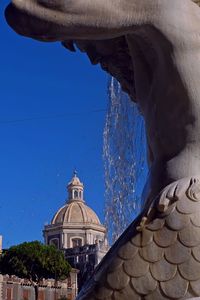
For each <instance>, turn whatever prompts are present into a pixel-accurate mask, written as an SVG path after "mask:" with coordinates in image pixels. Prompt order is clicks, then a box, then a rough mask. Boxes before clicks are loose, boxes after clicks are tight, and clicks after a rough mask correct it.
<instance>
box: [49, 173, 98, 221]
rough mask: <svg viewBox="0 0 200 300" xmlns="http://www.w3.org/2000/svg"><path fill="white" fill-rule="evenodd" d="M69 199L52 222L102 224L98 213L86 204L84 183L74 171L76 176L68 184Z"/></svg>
mask: <svg viewBox="0 0 200 300" xmlns="http://www.w3.org/2000/svg"><path fill="white" fill-rule="evenodd" d="M67 190H68V195H69V196H68V200H67V203H66V204H65V205H64V206H63V207H61V208H60V209H59V210H58V211H57V213H56V214H55V215H54V217H53V219H52V221H51V224H52V225H58V224H63V225H64V224H72V225H73V224H74V223H76V224H77V223H78V224H80V223H81V224H94V225H101V223H100V221H99V218H98V217H97V215H96V213H95V212H94V211H93V210H92V209H91V208H90V207H88V206H87V205H86V204H85V201H84V199H83V183H82V182H81V181H80V179H79V178H78V177H77V173H76V172H74V176H73V178H72V179H71V181H70V182H69V183H68V185H67Z"/></svg>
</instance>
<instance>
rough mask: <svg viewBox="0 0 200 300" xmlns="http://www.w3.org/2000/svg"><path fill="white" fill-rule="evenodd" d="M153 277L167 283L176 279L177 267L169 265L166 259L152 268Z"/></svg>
mask: <svg viewBox="0 0 200 300" xmlns="http://www.w3.org/2000/svg"><path fill="white" fill-rule="evenodd" d="M150 270H151V273H152V275H153V277H154V278H155V279H156V280H158V281H167V280H170V279H172V278H174V276H175V274H176V270H177V266H176V265H174V264H170V263H168V262H167V261H166V260H165V259H164V258H163V259H161V260H160V261H158V262H155V263H154V264H152V265H151V266H150Z"/></svg>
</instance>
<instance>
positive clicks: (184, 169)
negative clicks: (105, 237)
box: [5, 0, 200, 300]
mask: <svg viewBox="0 0 200 300" xmlns="http://www.w3.org/2000/svg"><path fill="white" fill-rule="evenodd" d="M194 2H196V3H199V2H200V1H197V0H196V1H194ZM5 14H6V19H7V22H8V23H9V24H10V26H11V27H12V28H13V29H14V30H15V31H16V32H17V33H19V34H22V35H24V36H28V37H32V38H34V39H37V40H41V41H49V42H50V41H62V43H63V45H64V46H65V47H66V48H68V49H69V50H71V51H75V48H74V44H75V45H76V46H77V47H78V48H79V49H80V50H81V51H84V52H86V53H87V55H88V56H89V58H90V60H91V62H92V63H93V64H97V63H100V64H101V66H102V68H103V69H105V70H106V71H108V72H109V73H110V74H111V75H113V76H114V77H115V78H117V79H118V81H119V82H120V83H121V85H122V88H123V89H124V90H125V91H126V92H127V93H128V94H129V96H130V98H131V99H132V100H133V101H137V103H138V105H139V107H140V110H141V112H142V114H143V116H144V118H145V123H146V134H147V140H148V152H149V155H148V160H149V167H150V176H149V179H148V183H147V187H148V188H146V190H147V193H146V196H145V197H146V198H145V199H146V200H145V205H144V209H143V211H142V213H141V214H140V216H139V217H138V218H137V219H136V220H135V221H134V222H133V223H132V224H131V225H130V226H129V228H128V229H127V230H126V231H125V232H124V233H123V234H122V236H121V237H120V238H119V240H118V241H117V242H116V243H115V245H114V246H113V247H112V248H111V250H110V251H109V252H108V254H107V255H106V257H105V258H104V259H103V261H102V263H101V264H100V265H99V266H98V268H97V269H96V271H95V273H94V276H93V277H92V278H91V280H90V281H89V282H88V283H87V284H86V285H85V287H84V288H83V289H82V290H81V293H80V295H79V296H78V298H77V299H78V300H136V299H148V300H150V299H152V300H156V299H159V300H162V299H190V298H195V297H198V296H200V8H199V7H198V6H197V5H196V4H195V3H193V2H192V1H191V0H109V1H105V0H51V1H50V0H49V1H48V0H13V1H12V4H10V5H9V6H8V7H7V9H6V13H5Z"/></svg>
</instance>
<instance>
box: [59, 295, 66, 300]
mask: <svg viewBox="0 0 200 300" xmlns="http://www.w3.org/2000/svg"><path fill="white" fill-rule="evenodd" d="M58 300H67V297H66V296H61V297H60V298H59V299H58Z"/></svg>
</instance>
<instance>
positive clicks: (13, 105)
mask: <svg viewBox="0 0 200 300" xmlns="http://www.w3.org/2000/svg"><path fill="white" fill-rule="evenodd" d="M6 4H8V1H5V0H1V2H0V13H1V17H0V36H1V50H0V53H1V55H0V104H1V109H0V138H1V147H0V234H2V235H3V246H4V247H5V248H7V247H9V246H10V245H13V244H16V243H20V242H23V241H25V240H26V241H31V240H36V239H38V240H43V238H42V229H43V226H44V224H45V223H46V222H50V220H51V218H52V216H53V214H54V213H55V212H56V210H57V209H58V208H59V207H60V206H61V205H63V203H64V202H65V198H66V184H67V182H68V181H69V180H70V179H71V176H72V173H73V170H74V168H76V169H77V170H78V175H79V177H80V179H81V180H82V181H83V182H84V184H85V199H86V202H87V203H88V205H89V206H91V207H92V208H93V209H94V210H95V211H96V212H97V213H98V215H99V216H100V219H101V220H103V207H104V181H103V162H102V134H103V126H104V120H105V109H106V107H107V79H108V76H107V74H106V73H104V72H103V71H101V70H100V67H99V66H92V65H91V64H90V62H89V60H88V58H87V57H86V55H84V54H82V53H80V52H79V53H76V54H74V53H70V52H68V51H67V50H66V49H64V48H63V47H62V46H61V45H60V44H59V43H52V44H47V43H41V42H37V41H33V40H31V39H26V38H23V37H20V36H18V35H17V34H16V33H14V32H13V31H12V30H11V29H10V28H9V27H8V25H7V24H6V22H5V19H4V15H3V14H4V8H5V6H6ZM97 110H100V111H99V112H96V111H97Z"/></svg>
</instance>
